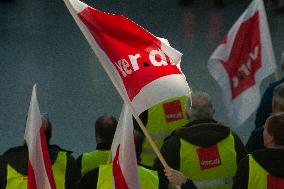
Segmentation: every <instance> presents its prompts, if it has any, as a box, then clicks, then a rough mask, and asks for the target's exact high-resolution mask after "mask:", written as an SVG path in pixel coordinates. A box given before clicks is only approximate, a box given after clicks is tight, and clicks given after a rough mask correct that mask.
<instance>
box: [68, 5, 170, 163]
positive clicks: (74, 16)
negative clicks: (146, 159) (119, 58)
mask: <svg viewBox="0 0 284 189" xmlns="http://www.w3.org/2000/svg"><path fill="white" fill-rule="evenodd" d="M64 3H65V5H66V7H67V8H68V10H69V11H70V13H71V15H72V16H73V18H74V20H75V22H76V23H77V25H78V26H79V28H80V30H81V31H82V33H83V34H84V36H85V37H86V39H87V41H88V43H89V45H90V46H91V48H92V50H93V51H94V52H95V54H96V56H97V58H98V60H99V62H100V64H101V66H102V67H103V68H104V70H105V71H106V72H107V75H108V76H109V78H110V80H111V81H112V83H113V84H114V87H115V88H116V90H117V91H118V93H119V95H120V96H121V98H122V99H123V101H124V102H125V103H126V104H127V105H128V106H129V107H130V110H131V112H132V115H134V117H135V119H136V121H137V123H138V125H139V127H140V128H141V130H142V131H143V133H144V135H145V136H146V138H147V140H148V141H149V143H150V145H151V147H152V148H153V150H154V152H155V154H156V155H157V157H158V158H159V160H160V161H161V163H162V165H163V166H164V168H168V167H169V166H168V164H167V163H166V161H165V159H164V157H163V156H162V154H161V152H160V151H159V149H158V147H157V145H156V144H155V143H154V141H153V139H152V137H151V136H150V134H149V132H148V131H147V130H146V128H145V126H144V124H143V123H142V121H141V119H140V118H139V116H138V115H137V113H136V112H135V110H134V108H133V106H132V105H131V102H130V100H129V98H128V97H127V95H126V94H125V93H124V91H122V90H121V89H123V87H120V86H119V83H118V82H117V81H116V80H115V78H114V77H113V76H112V74H111V73H109V70H108V69H107V68H106V67H105V64H103V63H104V62H105V61H104V59H103V58H102V57H101V56H100V53H99V52H98V50H97V49H96V48H95V47H94V44H93V42H92V39H91V36H89V35H88V33H87V31H86V30H85V28H83V27H82V26H81V24H80V22H81V21H80V20H79V19H78V16H77V15H76V13H75V10H74V9H73V8H72V5H71V3H70V0H64Z"/></svg>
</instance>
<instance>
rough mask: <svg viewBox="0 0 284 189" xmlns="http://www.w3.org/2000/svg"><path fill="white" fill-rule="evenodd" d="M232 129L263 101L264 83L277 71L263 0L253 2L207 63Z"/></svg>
mask: <svg viewBox="0 0 284 189" xmlns="http://www.w3.org/2000/svg"><path fill="white" fill-rule="evenodd" d="M208 70H209V72H210V74H211V75H212V76H213V77H214V79H215V80H216V81H217V82H218V84H219V85H220V87H221V88H222V92H223V99H224V103H225V106H226V108H227V113H228V117H229V119H230V122H231V125H232V126H240V125H241V124H242V123H243V122H244V121H245V120H246V119H248V117H249V116H250V115H251V114H252V113H253V112H254V111H255V109H256V108H257V107H258V104H259V102H260V90H259V86H260V84H261V81H262V80H263V79H264V78H265V77H267V76H269V75H271V74H272V73H273V72H275V70H276V64H275V57H274V52H273V49H272V43H271V38H270V32H269V28H268V23H267V18H266V13H265V9H264V5H263V1H262V0H254V1H252V2H251V4H250V5H249V7H248V8H247V9H246V10H245V12H244V13H243V14H242V15H241V17H240V18H239V19H238V20H237V22H236V23H235V24H234V25H233V27H232V28H231V29H230V31H229V33H228V34H227V35H226V36H225V38H224V39H223V41H222V42H221V44H220V45H219V46H218V47H217V49H216V50H215V51H214V53H213V54H212V55H211V57H210V59H209V61H208Z"/></svg>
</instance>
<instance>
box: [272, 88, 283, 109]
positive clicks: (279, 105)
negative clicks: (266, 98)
mask: <svg viewBox="0 0 284 189" xmlns="http://www.w3.org/2000/svg"><path fill="white" fill-rule="evenodd" d="M282 111H284V83H281V84H279V85H278V86H277V87H276V88H275V89H274V92H273V98H272V112H282Z"/></svg>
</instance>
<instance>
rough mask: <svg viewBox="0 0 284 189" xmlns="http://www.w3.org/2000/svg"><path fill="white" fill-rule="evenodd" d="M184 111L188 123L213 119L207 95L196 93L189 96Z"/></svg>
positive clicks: (212, 109) (212, 110)
mask: <svg viewBox="0 0 284 189" xmlns="http://www.w3.org/2000/svg"><path fill="white" fill-rule="evenodd" d="M189 103H190V104H188V106H187V108H186V111H187V113H188V117H189V120H190V121H194V120H204V119H213V115H214V112H215V110H214V108H213V104H212V102H211V97H210V96H209V94H207V93H205V92H202V91H197V92H193V93H192V94H191V101H190V100H189Z"/></svg>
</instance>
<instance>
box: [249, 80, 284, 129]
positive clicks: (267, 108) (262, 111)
mask: <svg viewBox="0 0 284 189" xmlns="http://www.w3.org/2000/svg"><path fill="white" fill-rule="evenodd" d="M283 82H284V77H283V78H282V79H280V80H279V81H276V82H273V83H271V84H270V85H269V86H268V88H267V89H266V90H265V92H264V94H263V96H262V98H261V101H260V104H259V107H258V109H257V111H256V116H255V122H254V123H255V128H259V127H262V126H263V125H264V123H265V120H266V119H267V118H268V116H269V115H270V114H271V112H272V97H273V92H274V89H275V87H276V86H277V85H279V84H280V83H283Z"/></svg>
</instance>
